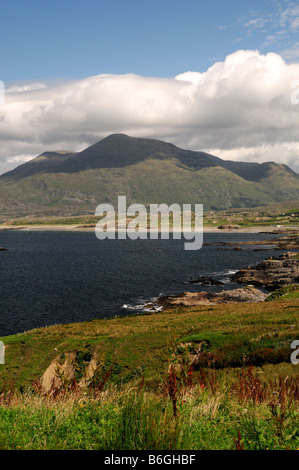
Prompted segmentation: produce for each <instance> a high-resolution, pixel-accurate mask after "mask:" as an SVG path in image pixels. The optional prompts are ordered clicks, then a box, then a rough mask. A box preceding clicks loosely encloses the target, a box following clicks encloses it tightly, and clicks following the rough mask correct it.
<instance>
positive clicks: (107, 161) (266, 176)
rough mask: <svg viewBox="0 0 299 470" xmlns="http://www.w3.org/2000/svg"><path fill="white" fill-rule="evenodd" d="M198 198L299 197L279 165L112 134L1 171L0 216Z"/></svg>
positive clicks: (247, 202)
mask: <svg viewBox="0 0 299 470" xmlns="http://www.w3.org/2000/svg"><path fill="white" fill-rule="evenodd" d="M119 195H126V196H127V202H128V204H130V203H132V202H138V203H142V204H145V205H148V204H151V203H158V204H160V203H166V204H172V203H178V204H180V205H182V204H184V203H185V204H188V203H190V204H194V203H202V204H204V210H209V209H213V210H220V209H229V208H233V207H234V208H238V207H256V206H260V205H266V204H273V203H276V202H283V201H288V200H290V201H291V200H295V199H299V176H298V175H297V174H296V173H295V172H293V171H292V170H291V169H290V168H289V167H287V166H286V165H281V164H277V163H274V162H267V163H262V164H259V163H248V162H233V161H228V160H222V159H221V158H218V157H216V156H213V155H210V154H208V153H205V152H195V151H191V150H183V149H181V148H179V147H177V146H175V145H173V144H171V143H167V142H162V141H159V140H155V139H143V138H134V137H129V136H126V135H123V134H113V135H110V136H108V137H106V138H105V139H102V140H101V141H99V142H97V143H96V144H94V145H92V146H90V147H88V148H87V149H85V150H83V151H82V152H71V151H48V152H45V153H43V154H42V155H39V156H38V157H36V158H35V159H33V160H31V161H29V162H27V163H24V164H23V165H20V166H18V167H17V168H15V169H14V170H12V171H9V172H7V173H5V174H3V175H1V176H0V216H1V217H3V218H7V217H10V218H13V217H20V216H21V217H26V216H28V217H40V216H71V215H82V214H94V212H95V209H96V207H97V205H98V204H100V203H103V202H108V203H112V204H114V205H116V203H117V197H118V196H119Z"/></svg>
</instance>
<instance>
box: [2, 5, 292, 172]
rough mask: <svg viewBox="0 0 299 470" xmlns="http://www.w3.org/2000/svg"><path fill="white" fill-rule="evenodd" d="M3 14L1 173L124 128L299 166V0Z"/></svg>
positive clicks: (15, 8)
mask: <svg viewBox="0 0 299 470" xmlns="http://www.w3.org/2000/svg"><path fill="white" fill-rule="evenodd" d="M0 14H1V27H0V57H1V62H0V124H1V125H0V174H1V173H4V172H6V171H8V170H10V169H12V168H14V167H16V166H18V165H19V164H21V163H23V162H26V161H28V160H30V159H32V158H34V157H36V156H37V155H39V154H41V153H43V152H44V151H45V150H57V149H58V150H65V149H66V150H73V151H80V150H82V149H84V148H86V147H87V146H89V145H92V144H93V143H95V142H97V141H98V140H100V139H101V138H104V137H106V136H107V135H109V134H112V133H116V132H118V133H119V132H122V133H125V134H128V135H131V136H135V137H148V138H158V139H161V140H164V141H169V142H173V143H174V144H176V145H178V146H180V147H182V148H188V149H192V150H203V151H206V152H208V153H211V154H213V155H216V156H218V157H220V158H224V159H226V160H237V161H238V160H242V161H245V160H246V161H256V162H263V161H269V160H270V161H277V162H281V163H286V164H287V165H289V166H290V167H291V168H293V169H295V170H296V171H297V172H299V158H298V155H299V133H298V126H299V4H298V1H293V0H259V1H257V0H250V1H249V0H184V1H183V0H109V1H108V0H105V1H103V0H84V1H83V0H59V1H58V0H10V1H9V2H8V1H4V0H3V1H2V2H1V10H0ZM1 82H4V85H5V93H1ZM292 93H293V94H294V99H292V100H291V94H292ZM4 95H5V100H3V98H4ZM4 101H5V102H4Z"/></svg>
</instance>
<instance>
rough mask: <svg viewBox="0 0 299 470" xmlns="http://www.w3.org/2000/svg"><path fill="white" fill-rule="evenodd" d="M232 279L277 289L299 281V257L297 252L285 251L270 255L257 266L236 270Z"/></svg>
mask: <svg viewBox="0 0 299 470" xmlns="http://www.w3.org/2000/svg"><path fill="white" fill-rule="evenodd" d="M231 280H232V281H233V282H237V283H238V284H246V285H248V284H251V285H254V286H263V287H265V288H266V289H268V290H275V289H278V288H279V287H282V286H287V285H291V284H297V283H299V259H297V253H285V254H283V255H281V256H278V257H270V258H268V259H266V260H264V261H262V262H261V263H258V264H257V265H256V266H248V268H245V269H241V270H240V271H238V272H236V273H235V274H234V275H233V276H232V278H231Z"/></svg>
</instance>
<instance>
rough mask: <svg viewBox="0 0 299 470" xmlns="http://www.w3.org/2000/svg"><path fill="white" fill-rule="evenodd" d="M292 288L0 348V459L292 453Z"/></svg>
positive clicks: (298, 440) (86, 325) (295, 395)
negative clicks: (45, 454) (90, 453)
mask: <svg viewBox="0 0 299 470" xmlns="http://www.w3.org/2000/svg"><path fill="white" fill-rule="evenodd" d="M298 293H299V288H298V286H292V287H289V288H287V289H284V290H283V291H279V292H277V293H276V294H275V295H274V294H273V293H272V296H271V298H270V299H269V301H267V302H260V303H256V304H250V303H249V304H233V303H232V304H227V305H217V306H216V305H214V306H213V305H212V306H211V305H210V306H205V307H204V306H202V307H197V308H187V309H177V310H174V311H172V312H163V313H157V314H151V315H142V316H131V317H123V318H113V319H107V320H94V321H88V322H82V323H76V324H68V325H54V326H49V327H46V328H41V329H36V330H32V331H28V332H25V333H22V334H17V335H14V336H10V337H6V338H2V340H3V342H4V344H5V346H6V349H5V365H1V366H0V367H1V369H0V370H1V384H2V385H1V386H2V393H1V394H0V430H1V439H0V447H1V448H2V449H6V448H9V449H13V448H21V449H54V448H55V449H106V450H107V449H111V450H117V449H134V450H138V449H139V450H140V449H142V450H154V449H156V450H162V449H168V450H171V449H243V448H244V449H258V450H260V449H286V448H289V449H296V448H298V447H299V434H298V426H297V424H296V423H298V417H299V409H298V403H299V381H298V367H299V365H295V364H292V363H291V361H290V357H291V353H292V352H293V351H292V349H291V343H292V342H293V341H294V340H296V339H299V323H298V311H299V296H298Z"/></svg>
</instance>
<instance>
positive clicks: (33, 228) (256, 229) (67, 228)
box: [0, 224, 299, 234]
mask: <svg viewBox="0 0 299 470" xmlns="http://www.w3.org/2000/svg"><path fill="white" fill-rule="evenodd" d="M16 230H17V231H26V232H28V231H29V232H41V231H45V232H55V231H56V232H60V231H63V232H94V231H95V226H84V225H82V226H81V225H38V224H37V225H29V226H28V225H27V226H26V225H15V226H11V225H0V232H1V231H3V232H4V231H16ZM278 230H279V233H281V234H283V233H284V232H286V231H287V230H299V226H287V227H275V226H251V227H243V228H238V229H219V228H217V227H212V226H206V227H203V233H260V232H268V233H272V232H275V233H277V231H278ZM165 231H166V232H167V231H168V230H165ZM116 232H117V230H116ZM148 232H149V230H148ZM161 232H163V230H161V229H159V233H161ZM199 232H200V231H197V232H194V231H193V232H192V233H199ZM169 233H172V230H171V229H170V230H169Z"/></svg>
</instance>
